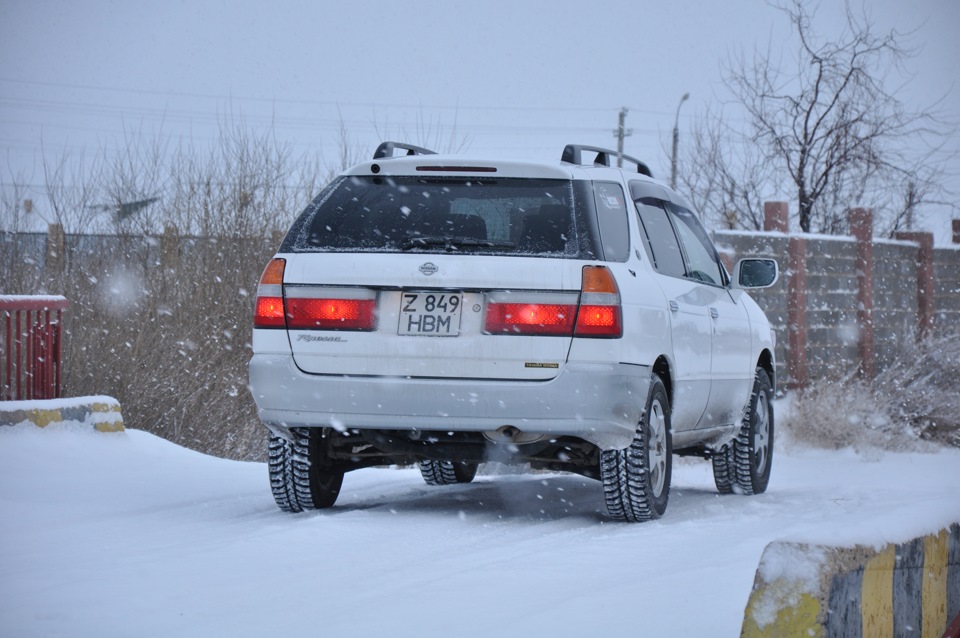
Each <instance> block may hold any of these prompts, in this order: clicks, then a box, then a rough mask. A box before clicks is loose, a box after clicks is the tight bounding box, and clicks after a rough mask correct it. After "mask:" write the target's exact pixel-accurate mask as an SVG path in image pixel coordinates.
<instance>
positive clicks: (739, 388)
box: [666, 203, 753, 427]
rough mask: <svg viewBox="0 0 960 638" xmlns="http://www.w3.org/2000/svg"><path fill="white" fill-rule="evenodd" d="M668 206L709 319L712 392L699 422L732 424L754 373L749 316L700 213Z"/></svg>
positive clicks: (687, 276) (689, 277)
mask: <svg viewBox="0 0 960 638" xmlns="http://www.w3.org/2000/svg"><path fill="white" fill-rule="evenodd" d="M666 208H667V211H668V212H669V214H670V219H671V221H672V222H673V225H674V228H675V229H676V232H677V238H678V239H679V240H680V246H681V248H682V250H683V256H684V264H685V269H686V272H685V275H684V277H685V279H687V280H688V281H691V282H694V286H695V288H696V292H695V295H696V299H697V302H698V304H700V303H702V304H703V307H704V308H705V310H706V312H707V315H708V316H709V319H710V343H711V345H710V351H711V357H710V394H709V397H708V399H707V406H706V411H705V413H704V415H703V418H702V419H701V421H700V426H699V427H716V426H724V425H730V424H733V423H736V422H738V421H739V420H740V417H741V416H742V414H743V408H744V406H745V405H746V400H747V395H746V393H747V392H749V389H750V381H751V380H752V377H753V362H752V361H751V360H750V359H751V356H752V354H751V348H750V342H751V332H750V320H749V317H748V315H747V311H746V309H745V308H744V306H743V304H742V303H737V302H736V301H735V300H734V298H733V296H732V295H731V294H730V289H729V281H728V277H727V274H726V271H725V270H724V269H723V266H722V265H721V263H720V259H719V255H718V254H717V251H716V248H715V247H714V245H713V242H711V241H710V238H709V237H708V236H707V233H706V231H705V230H704V228H703V226H702V225H701V224H700V221H699V219H697V216H696V214H694V213H693V212H692V211H691V210H689V209H688V208H685V207H683V206H679V205H677V204H674V203H670V204H667V206H666Z"/></svg>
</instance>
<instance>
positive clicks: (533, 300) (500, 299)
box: [483, 292, 577, 336]
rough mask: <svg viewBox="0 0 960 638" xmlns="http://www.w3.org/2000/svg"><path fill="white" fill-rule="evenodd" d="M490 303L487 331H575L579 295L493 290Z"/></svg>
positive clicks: (549, 333) (508, 332)
mask: <svg viewBox="0 0 960 638" xmlns="http://www.w3.org/2000/svg"><path fill="white" fill-rule="evenodd" d="M486 302H487V303H486V306H487V312H486V316H485V318H484V322H483V331H484V332H486V333H488V334H525V335H553V336H564V335H566V336H569V335H572V334H573V324H574V321H575V320H576V316H577V295H576V294H565V293H509V292H503V293H491V294H489V295H488V296H487V300H486Z"/></svg>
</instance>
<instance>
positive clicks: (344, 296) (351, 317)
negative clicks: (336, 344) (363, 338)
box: [285, 286, 377, 331]
mask: <svg viewBox="0 0 960 638" xmlns="http://www.w3.org/2000/svg"><path fill="white" fill-rule="evenodd" d="M285 305H286V318H287V328H288V329H290V330H366V331H370V330H376V328H377V293H376V291H374V290H370V289H368V288H321V287H317V286H287V288H286V300H285Z"/></svg>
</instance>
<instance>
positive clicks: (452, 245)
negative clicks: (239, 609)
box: [400, 235, 517, 251]
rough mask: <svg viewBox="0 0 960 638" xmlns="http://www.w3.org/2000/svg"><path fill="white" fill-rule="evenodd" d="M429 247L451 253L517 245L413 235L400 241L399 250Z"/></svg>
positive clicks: (506, 242) (472, 239)
mask: <svg viewBox="0 0 960 638" xmlns="http://www.w3.org/2000/svg"><path fill="white" fill-rule="evenodd" d="M430 246H443V248H444V250H447V251H453V250H458V249H460V248H516V246H517V245H516V244H514V243H513V242H509V241H495V240H492V239H477V238H475V237H444V236H442V235H415V236H411V237H404V238H403V239H401V240H400V249H401V250H412V249H414V248H427V247H430Z"/></svg>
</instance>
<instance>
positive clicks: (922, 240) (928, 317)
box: [897, 232, 933, 341]
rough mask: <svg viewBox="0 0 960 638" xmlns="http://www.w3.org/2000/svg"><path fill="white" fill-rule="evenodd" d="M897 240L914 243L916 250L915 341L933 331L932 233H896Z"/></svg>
mask: <svg viewBox="0 0 960 638" xmlns="http://www.w3.org/2000/svg"><path fill="white" fill-rule="evenodd" d="M897 239H904V240H907V241H915V242H917V243H918V244H920V247H919V249H918V250H917V341H920V340H922V339H923V338H924V337H927V336H929V335H930V332H931V330H933V233H917V232H914V233H908V232H902V233H897Z"/></svg>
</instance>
